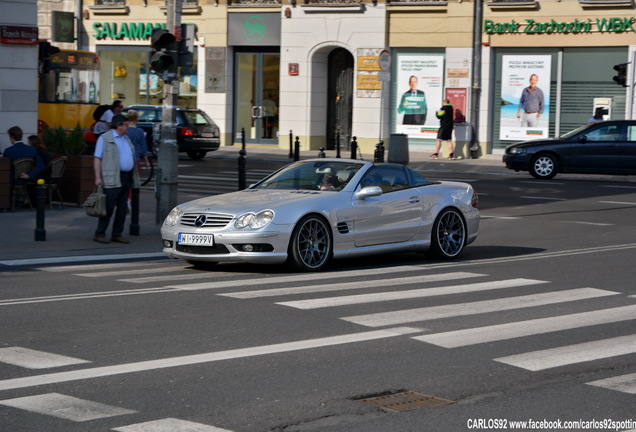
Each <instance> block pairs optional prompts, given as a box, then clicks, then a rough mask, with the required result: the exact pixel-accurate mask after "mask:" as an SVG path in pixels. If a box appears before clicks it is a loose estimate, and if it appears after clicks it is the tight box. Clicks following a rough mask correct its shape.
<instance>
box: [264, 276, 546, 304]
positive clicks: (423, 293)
mask: <svg viewBox="0 0 636 432" xmlns="http://www.w3.org/2000/svg"><path fill="white" fill-rule="evenodd" d="M407 279H408V278H407ZM401 282H402V279H395V280H393V281H385V283H384V284H382V286H386V285H388V286H395V285H399V284H400V283H401ZM406 283H412V282H411V281H406ZM543 283H547V282H545V281H539V280H532V279H509V280H501V281H495V282H492V281H489V282H481V283H473V284H462V285H452V286H446V287H429V288H421V289H413V290H406V291H388V292H381V293H373V294H360V295H352V296H340V297H326V298H320V299H312V300H298V301H289V302H280V303H277V304H280V305H284V306H290V307H294V308H297V309H318V308H327V307H334V306H344V305H353V304H362V303H373V302H384V301H390V300H405V299H413V298H424V297H435V296H442V295H451V294H465V293H471V292H481V291H488V290H496V289H505V288H518V287H521V286H528V285H537V284H543Z"/></svg>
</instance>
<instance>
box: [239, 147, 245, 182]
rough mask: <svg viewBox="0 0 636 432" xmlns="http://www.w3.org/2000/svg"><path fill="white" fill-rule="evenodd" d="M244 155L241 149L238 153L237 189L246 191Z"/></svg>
mask: <svg viewBox="0 0 636 432" xmlns="http://www.w3.org/2000/svg"><path fill="white" fill-rule="evenodd" d="M245 154H246V151H245V150H243V149H241V150H240V151H239V158H238V188H239V190H243V189H246V188H247V186H246V184H245V177H246V172H245V171H246V170H245V165H246V161H245Z"/></svg>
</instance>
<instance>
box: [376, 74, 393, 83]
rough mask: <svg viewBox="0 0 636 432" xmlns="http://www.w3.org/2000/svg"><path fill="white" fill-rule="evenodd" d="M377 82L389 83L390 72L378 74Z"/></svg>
mask: <svg viewBox="0 0 636 432" xmlns="http://www.w3.org/2000/svg"><path fill="white" fill-rule="evenodd" d="M378 81H382V82H386V81H391V72H378Z"/></svg>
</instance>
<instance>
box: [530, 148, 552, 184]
mask: <svg viewBox="0 0 636 432" xmlns="http://www.w3.org/2000/svg"><path fill="white" fill-rule="evenodd" d="M558 169H559V162H558V161H557V159H556V157H555V156H553V155H550V154H540V155H538V156H536V157H535V158H534V159H532V162H531V163H530V174H531V175H532V177H534V178H538V179H544V180H549V179H551V178H552V177H554V176H555V175H556V174H557V171H558Z"/></svg>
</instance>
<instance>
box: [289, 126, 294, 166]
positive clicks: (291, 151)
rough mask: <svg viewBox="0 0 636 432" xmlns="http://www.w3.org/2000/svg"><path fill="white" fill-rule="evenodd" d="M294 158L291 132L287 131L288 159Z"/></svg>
mask: <svg viewBox="0 0 636 432" xmlns="http://www.w3.org/2000/svg"><path fill="white" fill-rule="evenodd" d="M293 157H294V135H293V134H292V131H291V130H290V131H289V158H290V159H291V158H293Z"/></svg>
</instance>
